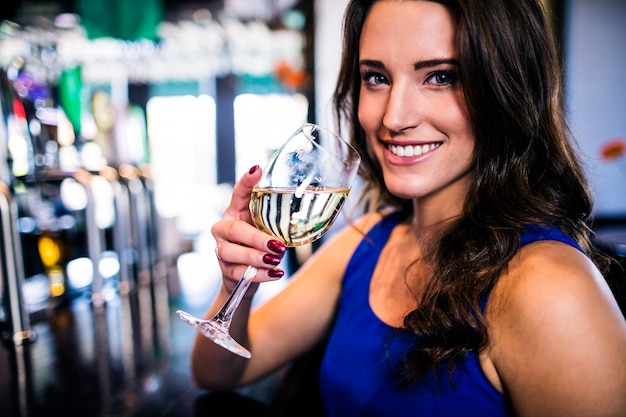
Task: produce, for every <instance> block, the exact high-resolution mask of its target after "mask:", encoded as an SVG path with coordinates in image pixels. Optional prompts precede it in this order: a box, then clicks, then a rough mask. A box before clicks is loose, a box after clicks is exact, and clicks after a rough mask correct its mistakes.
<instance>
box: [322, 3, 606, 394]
mask: <svg viewBox="0 0 626 417" xmlns="http://www.w3.org/2000/svg"><path fill="white" fill-rule="evenodd" d="M428 1H435V2H437V3H441V4H443V5H444V6H446V7H447V8H448V10H449V11H450V13H451V14H452V16H453V19H454V21H455V25H456V42H457V43H458V51H459V62H460V68H459V71H460V74H459V76H460V82H461V85H462V88H463V92H464V96H465V100H466V104H467V107H468V109H469V113H470V118H471V121H472V123H473V129H474V133H475V137H476V143H475V151H474V161H473V162H474V165H473V166H474V175H475V178H476V181H475V182H474V183H473V184H472V186H471V187H470V189H469V190H468V193H467V198H466V201H465V204H464V209H463V212H462V214H461V215H460V216H459V217H458V218H455V219H453V220H451V221H450V223H449V224H446V226H445V228H444V229H443V230H441V231H439V232H437V233H438V235H437V239H435V241H434V243H431V244H430V245H427V246H428V250H427V252H426V253H424V254H423V258H422V261H424V262H426V264H428V265H429V266H430V267H431V269H432V271H433V272H432V276H431V277H430V279H429V282H428V284H427V286H426V288H425V290H424V292H423V294H422V295H421V296H420V302H419V306H418V308H416V309H415V310H413V311H411V312H410V313H409V314H408V315H407V316H406V317H405V320H404V327H405V329H407V330H408V331H410V332H412V333H413V334H414V335H415V336H416V338H417V340H418V343H416V347H415V348H413V350H411V351H410V352H409V353H408V354H407V356H406V357H405V367H404V369H403V374H404V376H405V377H406V379H407V381H409V382H411V381H415V380H416V379H419V378H421V377H423V376H424V375H426V373H427V372H429V370H431V369H434V368H436V367H438V366H439V365H440V364H443V363H448V364H450V365H451V366H452V367H453V366H454V364H455V363H457V362H458V360H460V359H461V358H462V357H463V356H464V355H465V354H466V353H468V352H470V351H480V350H481V349H483V348H484V347H485V346H486V344H487V342H488V334H487V330H486V323H485V320H484V317H483V309H482V308H481V303H482V302H484V300H485V297H486V296H488V294H489V292H490V291H491V289H492V288H493V286H494V284H495V283H496V281H497V279H498V277H499V276H500V275H501V274H502V272H503V271H504V270H505V269H506V267H507V265H508V263H509V261H510V260H511V259H512V257H513V255H514V254H515V252H516V251H517V250H518V248H519V240H520V234H521V231H522V228H523V226H524V225H528V224H538V225H555V226H558V227H559V228H561V229H562V230H563V231H564V232H565V233H567V234H569V235H570V236H572V237H573V238H574V239H575V240H576V241H577V242H578V243H579V244H580V245H581V246H582V247H583V249H585V250H586V251H587V252H588V253H590V254H594V248H593V246H592V245H591V243H590V228H589V216H590V213H591V210H592V199H591V195H590V192H589V189H588V185H587V182H586V178H585V175H584V172H583V169H582V165H581V162H580V161H579V159H578V156H577V154H576V150H575V148H574V144H573V141H572V138H571V135H570V132H569V129H568V127H567V123H566V120H565V111H564V100H563V90H562V72H561V65H560V60H559V55H558V49H557V45H556V41H555V39H554V36H553V32H552V29H551V27H550V24H549V22H548V21H547V18H546V14H545V11H544V10H543V7H542V5H541V4H540V2H539V0H508V1H503V0H428ZM374 3H376V0H351V1H350V3H349V4H348V7H347V9H346V12H345V16H344V19H345V20H344V26H343V55H342V58H341V68H340V73H339V78H338V82H337V86H336V89H335V93H334V97H333V98H334V110H335V113H336V117H337V120H339V125H342V122H344V123H343V125H344V126H347V127H348V128H349V129H350V132H349V133H350V137H351V140H352V142H353V145H355V146H356V147H357V149H359V150H361V151H362V157H363V160H362V164H361V168H360V175H361V177H362V178H363V180H364V184H363V194H362V196H361V198H362V200H363V203H364V207H367V210H376V209H377V208H380V207H383V206H392V207H396V208H402V209H406V210H412V208H411V202H410V201H407V200H402V199H399V198H398V197H396V196H394V195H392V194H391V193H390V192H389V191H388V190H387V188H386V187H385V183H384V179H383V175H382V171H381V168H380V165H379V163H378V161H377V160H376V158H375V156H374V154H373V153H372V152H371V150H370V149H369V147H368V146H367V141H366V139H365V134H364V132H363V129H362V128H361V126H360V125H359V122H358V117H357V111H358V106H359V90H360V83H361V80H360V76H359V70H358V59H359V40H360V35H361V31H362V28H363V23H364V21H365V19H366V17H367V14H368V13H369V11H370V9H371V7H372V5H373V4H374ZM496 22H497V23H496ZM594 256H595V255H594ZM599 256H600V255H599V254H598V257H599ZM597 260H599V258H597ZM407 273H408V272H407ZM468 306H469V308H468Z"/></svg>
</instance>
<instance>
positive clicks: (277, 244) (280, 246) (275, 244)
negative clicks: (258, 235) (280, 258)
mask: <svg viewBox="0 0 626 417" xmlns="http://www.w3.org/2000/svg"><path fill="white" fill-rule="evenodd" d="M267 247H268V248H269V250H271V251H272V252H276V253H280V254H281V255H282V254H283V253H285V251H286V250H287V247H286V246H285V244H284V243H283V242H281V241H280V240H270V241H269V242H267Z"/></svg>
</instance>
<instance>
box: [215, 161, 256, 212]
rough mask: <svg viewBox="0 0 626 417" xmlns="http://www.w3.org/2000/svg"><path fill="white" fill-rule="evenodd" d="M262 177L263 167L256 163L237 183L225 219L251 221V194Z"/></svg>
mask: <svg viewBox="0 0 626 417" xmlns="http://www.w3.org/2000/svg"><path fill="white" fill-rule="evenodd" d="M260 179H261V169H260V167H259V166H258V165H255V166H253V167H252V168H250V170H249V171H248V172H247V173H245V174H244V175H243V176H242V177H241V179H240V180H239V181H237V183H235V186H234V187H233V194H232V197H231V200H230V204H229V206H228V207H227V208H226V210H225V211H224V219H240V220H245V221H248V222H250V221H251V216H250V209H249V206H250V194H251V193H252V189H253V188H254V186H255V185H256V184H257V183H258V182H259V180H260Z"/></svg>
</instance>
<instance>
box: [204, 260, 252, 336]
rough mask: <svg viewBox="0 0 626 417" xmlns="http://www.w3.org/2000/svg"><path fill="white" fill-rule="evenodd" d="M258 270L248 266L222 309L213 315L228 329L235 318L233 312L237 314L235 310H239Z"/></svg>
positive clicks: (214, 318)
mask: <svg viewBox="0 0 626 417" xmlns="http://www.w3.org/2000/svg"><path fill="white" fill-rule="evenodd" d="M257 272H258V270H257V269H256V268H255V267H253V266H248V268H246V272H244V274H243V276H242V277H241V279H240V280H239V282H238V283H237V285H236V286H235V288H234V289H233V291H232V292H231V293H230V295H229V296H228V299H227V300H226V302H225V303H224V305H223V306H222V308H221V309H220V311H218V312H217V314H216V315H215V317H213V320H215V321H217V322H219V324H220V325H221V326H222V327H223V328H225V329H226V330H228V329H229V328H230V322H231V320H232V319H233V314H235V310H237V307H238V306H239V303H241V299H242V298H243V296H244V295H245V293H246V291H247V290H248V287H250V284H251V283H252V278H254V276H255V275H256V273H257Z"/></svg>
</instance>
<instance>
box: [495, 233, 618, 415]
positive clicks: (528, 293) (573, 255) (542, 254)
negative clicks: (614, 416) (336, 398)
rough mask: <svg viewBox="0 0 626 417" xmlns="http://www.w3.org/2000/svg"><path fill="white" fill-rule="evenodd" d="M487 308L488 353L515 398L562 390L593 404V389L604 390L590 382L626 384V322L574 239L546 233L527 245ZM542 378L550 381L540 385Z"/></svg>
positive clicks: (564, 394)
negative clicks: (569, 240)
mask: <svg viewBox="0 0 626 417" xmlns="http://www.w3.org/2000/svg"><path fill="white" fill-rule="evenodd" d="M486 314H487V321H488V327H489V333H490V342H489V348H488V355H489V358H490V360H491V361H492V362H493V364H494V366H495V368H496V369H497V372H498V375H499V378H500V380H501V381H502V382H503V384H502V385H503V386H505V387H508V389H510V390H511V393H510V395H511V396H512V397H514V398H513V401H514V402H515V401H525V400H528V399H530V398H534V399H535V400H545V401H547V402H549V401H552V400H551V398H553V399H554V398H557V397H559V396H560V398H561V401H563V400H565V399H569V400H571V401H574V400H575V399H580V400H582V402H587V401H589V402H588V403H587V404H586V405H585V406H588V405H590V404H592V402H593V401H595V400H593V398H590V397H589V395H592V396H593V395H600V392H596V393H595V394H594V393H592V392H591V391H589V389H588V385H589V384H596V386H597V387H598V389H599V390H600V391H601V390H602V389H608V390H614V389H616V387H618V386H619V384H624V383H626V344H625V342H626V323H625V322H624V318H623V316H622V315H621V312H620V310H619V307H618V306H617V303H616V302H615V299H614V298H613V296H612V294H611V291H610V289H609V288H608V286H607V284H606V281H605V280H604V278H603V277H602V275H601V273H600V272H599V270H598V269H597V268H596V267H595V265H594V264H593V263H592V261H591V260H590V259H589V258H588V257H587V256H586V255H585V254H584V253H582V252H581V251H580V250H578V249H577V248H576V247H574V246H571V245H569V244H567V243H564V242H560V241H555V240H544V241H537V242H533V243H530V244H528V245H526V246H524V247H523V248H521V249H520V250H519V251H518V253H516V255H515V256H514V258H513V259H512V261H511V262H510V264H509V266H508V268H507V270H506V271H505V273H504V274H503V275H502V276H501V277H500V279H499V281H498V282H497V284H496V285H495V287H494V289H493V291H492V293H491V295H490V298H489V303H488V305H487V311H486ZM600 358H604V359H603V360H602V361H601V360H600ZM620 360H621V361H622V362H621V364H620V363H619V361H620ZM616 362H618V363H616ZM615 365H617V366H619V367H621V371H620V370H616V369H615ZM573 370H575V371H573ZM581 375H585V378H587V381H585V378H582V379H581V378H580V376H581ZM611 378H613V381H614V382H613V383H612V384H608V385H605V386H604V387H602V384H604V383H605V382H606V381H607V380H610V379H611ZM539 380H542V381H543V384H540V385H541V386H543V387H544V388H545V387H550V388H549V389H545V390H544V391H535V390H539V389H540V387H539V386H538V385H537V384H536V383H537V381H539ZM600 387H602V388H600ZM622 388H623V385H622ZM594 389H595V388H594ZM546 404H547V403H546ZM559 406H560V404H559ZM535 411H537V413H536V414H535V415H539V414H541V412H540V411H545V410H539V409H537V410H535ZM522 414H523V413H522ZM565 414H566V415H567V413H565ZM531 415H532V413H531ZM599 415H600V414H599Z"/></svg>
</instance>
